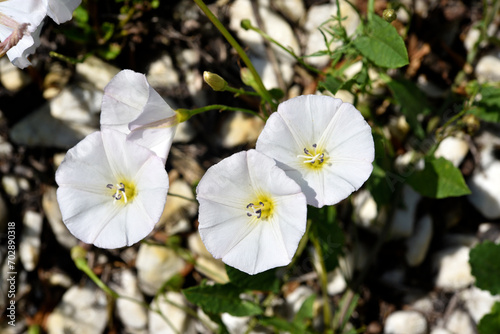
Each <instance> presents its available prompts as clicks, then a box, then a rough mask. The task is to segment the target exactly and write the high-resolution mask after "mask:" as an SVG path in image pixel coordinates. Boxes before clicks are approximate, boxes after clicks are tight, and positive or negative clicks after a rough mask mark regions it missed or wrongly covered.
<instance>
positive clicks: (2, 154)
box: [0, 58, 13, 159]
mask: <svg viewBox="0 0 500 334" xmlns="http://www.w3.org/2000/svg"><path fill="white" fill-rule="evenodd" d="M0 59H1V58H0ZM12 151H13V147H12V144H11V143H9V142H8V141H6V140H5V139H4V138H3V137H0V159H6V158H8V157H10V156H12Z"/></svg>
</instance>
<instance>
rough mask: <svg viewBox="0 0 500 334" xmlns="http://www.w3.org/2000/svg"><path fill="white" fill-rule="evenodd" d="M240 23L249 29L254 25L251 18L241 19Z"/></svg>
mask: <svg viewBox="0 0 500 334" xmlns="http://www.w3.org/2000/svg"><path fill="white" fill-rule="evenodd" d="M240 25H241V27H242V28H243V29H245V30H249V29H250V28H251V27H252V23H251V22H250V20H249V19H244V20H241V23H240Z"/></svg>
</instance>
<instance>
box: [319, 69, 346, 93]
mask: <svg viewBox="0 0 500 334" xmlns="http://www.w3.org/2000/svg"><path fill="white" fill-rule="evenodd" d="M342 84H343V82H342V81H341V80H340V79H337V78H336V77H334V76H333V75H331V74H328V75H327V76H326V79H325V81H323V82H320V83H319V87H320V88H324V89H326V90H328V91H329V92H330V93H332V94H333V95H335V94H337V91H338V90H339V89H340V87H341V86H342Z"/></svg>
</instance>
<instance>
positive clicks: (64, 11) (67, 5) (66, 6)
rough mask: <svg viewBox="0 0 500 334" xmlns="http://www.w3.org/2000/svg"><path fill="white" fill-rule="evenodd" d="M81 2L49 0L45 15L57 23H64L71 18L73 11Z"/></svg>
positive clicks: (75, 0)
mask: <svg viewBox="0 0 500 334" xmlns="http://www.w3.org/2000/svg"><path fill="white" fill-rule="evenodd" d="M81 3H82V0H49V6H48V8H47V15H48V16H50V18H51V19H52V20H54V22H55V23H57V24H61V23H64V22H66V21H69V20H71V19H72V18H73V11H74V10H75V9H76V7H78V6H80V4H81Z"/></svg>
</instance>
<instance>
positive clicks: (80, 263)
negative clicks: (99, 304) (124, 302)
mask: <svg viewBox="0 0 500 334" xmlns="http://www.w3.org/2000/svg"><path fill="white" fill-rule="evenodd" d="M74 261H75V265H76V267H77V268H78V269H80V270H81V271H83V272H84V273H85V274H86V275H87V276H88V277H89V278H90V279H91V280H92V281H94V283H95V284H96V285H97V286H98V287H99V288H100V289H101V290H103V291H104V292H106V293H107V294H108V295H110V296H111V297H112V298H114V299H117V298H119V297H120V295H119V294H118V293H116V292H115V291H113V290H111V289H110V288H109V287H108V286H107V285H106V284H105V283H104V282H103V281H101V279H100V278H99V277H97V275H96V274H95V273H94V272H93V271H92V269H90V267H89V266H88V264H87V261H86V260H85V259H84V258H78V259H75V260H74Z"/></svg>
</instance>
